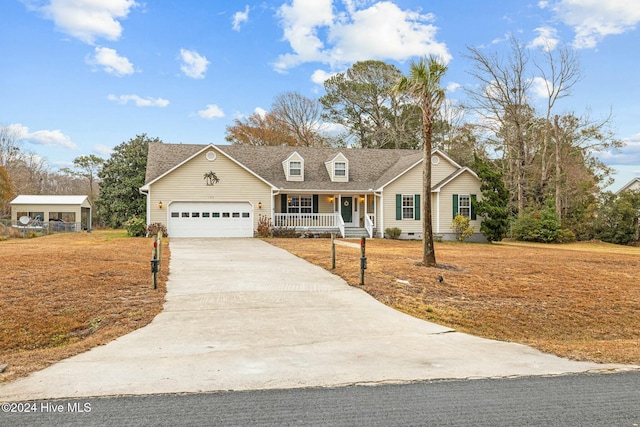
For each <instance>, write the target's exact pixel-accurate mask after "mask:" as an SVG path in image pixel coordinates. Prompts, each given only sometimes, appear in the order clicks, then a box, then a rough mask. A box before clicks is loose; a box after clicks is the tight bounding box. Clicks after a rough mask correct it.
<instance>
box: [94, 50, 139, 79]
mask: <svg viewBox="0 0 640 427" xmlns="http://www.w3.org/2000/svg"><path fill="white" fill-rule="evenodd" d="M87 63H89V64H94V65H100V66H102V67H104V71H106V72H107V73H109V74H113V75H114V76H118V77H122V76H125V75H127V74H133V73H134V69H133V64H132V63H131V62H129V60H128V59H127V58H125V57H124V56H119V55H118V52H116V51H115V49H110V48H108V47H96V48H95V55H94V56H93V57H92V58H88V59H87Z"/></svg>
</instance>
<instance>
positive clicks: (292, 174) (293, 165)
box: [282, 152, 304, 181]
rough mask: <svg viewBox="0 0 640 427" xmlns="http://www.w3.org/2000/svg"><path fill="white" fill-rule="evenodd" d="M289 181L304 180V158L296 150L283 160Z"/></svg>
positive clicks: (283, 166)
mask: <svg viewBox="0 0 640 427" xmlns="http://www.w3.org/2000/svg"><path fill="white" fill-rule="evenodd" d="M282 168H283V169H284V174H285V175H286V177H287V181H304V159H303V158H302V156H301V155H300V154H298V153H297V152H294V153H293V154H291V155H290V156H289V157H287V158H286V160H285V161H283V162H282Z"/></svg>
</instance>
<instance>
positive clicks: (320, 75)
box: [311, 70, 336, 85]
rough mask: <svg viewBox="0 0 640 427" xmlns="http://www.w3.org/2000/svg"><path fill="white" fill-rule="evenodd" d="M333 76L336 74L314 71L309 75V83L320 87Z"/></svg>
mask: <svg viewBox="0 0 640 427" xmlns="http://www.w3.org/2000/svg"><path fill="white" fill-rule="evenodd" d="M335 75H336V73H328V72H326V71H324V70H316V71H314V72H313V74H311V81H312V82H314V83H315V84H318V85H321V84H324V82H325V81H327V80H329V79H330V78H331V77H333V76H335Z"/></svg>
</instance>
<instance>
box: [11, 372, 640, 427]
mask: <svg viewBox="0 0 640 427" xmlns="http://www.w3.org/2000/svg"><path fill="white" fill-rule="evenodd" d="M9 405H14V403H11V404H9ZM15 405H16V407H14V408H10V409H14V410H18V409H20V410H22V411H27V410H29V411H31V412H29V413H24V412H23V413H16V412H5V410H6V408H5V407H4V406H3V412H2V413H0V425H2V426H53V425H64V426H82V427H85V426H104V425H109V426H147V425H148V426H165V425H166V426H188V425H198V426H205V425H213V426H217V425H220V426H283V425H285V426H286V425H304V426H309V425H322V426H401V425H430V426H467V425H468V426H471V425H473V426H621V427H635V426H640V372H638V371H635V372H626V373H615V374H579V375H565V376H557V377H519V378H512V379H482V380H480V379H478V380H455V381H427V382H419V383H411V384H393V385H392V384H387V385H377V386H354V387H341V388H306V389H288V390H261V391H238V392H234V391H228V392H218V393H201V394H171V395H149V396H127V397H110V398H93V399H91V398H87V399H74V400H56V401H35V402H23V403H22V404H18V403H15ZM18 405H22V406H21V407H19V408H18V407H17V406H18Z"/></svg>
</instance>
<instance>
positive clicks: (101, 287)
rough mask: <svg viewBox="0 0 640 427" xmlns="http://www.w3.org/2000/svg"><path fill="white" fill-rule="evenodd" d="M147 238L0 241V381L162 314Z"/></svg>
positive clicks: (113, 235)
mask: <svg viewBox="0 0 640 427" xmlns="http://www.w3.org/2000/svg"><path fill="white" fill-rule="evenodd" d="M151 245H152V241H151V239H146V238H128V237H126V233H125V232H123V231H94V232H92V233H71V234H55V235H51V236H46V237H39V238H35V239H15V240H6V241H0V260H1V261H0V289H1V290H2V297H1V298H0V365H2V364H8V365H9V367H8V369H7V370H6V371H5V372H4V373H3V374H0V382H4V381H9V380H12V379H15V378H17V377H19V376H24V375H26V374H28V373H30V372H33V371H36V370H39V369H42V368H44V367H46V366H48V365H50V364H52V363H54V362H57V361H59V360H61V359H64V358H66V357H70V356H72V355H74V354H78V353H81V352H83V351H86V350H88V349H90V348H92V347H95V346H98V345H102V344H105V343H107V342H109V341H111V340H113V339H115V338H117V337H119V336H122V335H125V334H127V333H129V332H131V331H133V330H135V329H138V328H140V327H142V326H144V325H146V324H148V323H149V322H150V321H151V320H152V319H153V318H154V317H155V316H156V314H158V313H159V312H160V311H161V310H162V304H163V302H164V296H165V291H166V279H167V274H168V259H169V248H168V244H167V242H164V245H163V262H162V264H161V272H160V274H159V275H158V277H159V280H158V289H157V290H154V289H153V286H152V282H151V273H150V264H149V260H150V259H151V250H152V247H151Z"/></svg>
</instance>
